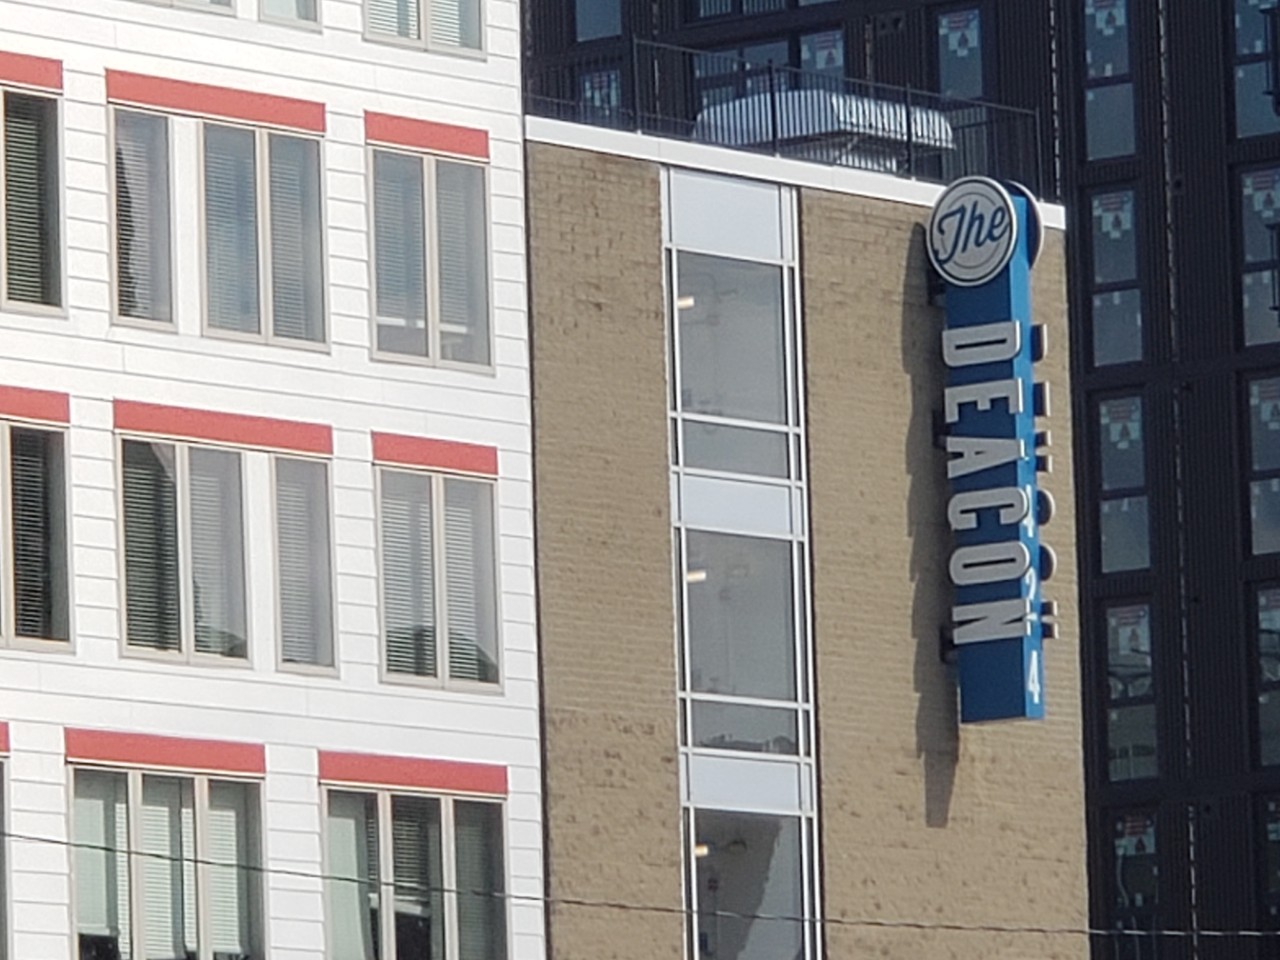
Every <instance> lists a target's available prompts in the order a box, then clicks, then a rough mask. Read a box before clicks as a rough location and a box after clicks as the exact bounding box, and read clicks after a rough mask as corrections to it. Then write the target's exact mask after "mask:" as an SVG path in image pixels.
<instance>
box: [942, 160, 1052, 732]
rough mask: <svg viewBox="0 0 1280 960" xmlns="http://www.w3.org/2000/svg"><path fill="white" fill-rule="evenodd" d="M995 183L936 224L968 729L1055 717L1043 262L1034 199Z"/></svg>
mask: <svg viewBox="0 0 1280 960" xmlns="http://www.w3.org/2000/svg"><path fill="white" fill-rule="evenodd" d="M1014 192H1015V194H1016V195H1011V194H1010V191H1009V190H1007V189H1006V188H1005V187H1003V186H1002V185H1000V184H998V183H996V182H995V181H992V180H988V179H986V178H980V177H971V178H966V179H964V180H960V181H957V182H956V183H954V184H952V185H951V186H950V187H949V188H948V189H947V190H946V192H944V194H943V195H942V197H941V198H940V199H939V201H938V204H937V206H936V207H935V208H934V211H933V216H932V217H931V219H930V223H929V238H928V243H929V255H930V258H931V259H932V261H933V263H934V266H935V267H936V268H937V270H938V272H939V273H941V274H942V276H943V278H944V279H945V280H946V281H947V296H946V305H947V317H946V330H945V331H944V333H943V336H942V352H943V360H944V362H945V363H946V365H947V387H946V391H945V394H944V403H943V407H944V416H945V420H946V423H947V439H946V446H947V451H948V463H947V476H948V479H949V480H950V482H951V499H950V502H949V504H948V508H947V519H948V522H949V524H950V526H951V529H952V531H953V533H954V537H955V541H954V550H953V553H952V555H951V560H950V564H949V573H950V577H951V582H952V584H953V585H954V587H955V600H954V606H953V609H952V620H953V637H954V641H955V645H956V650H957V659H958V669H959V684H960V719H961V721H962V722H966V723H972V722H978V721H985V720H1005V719H1013V718H1036V719H1038V718H1041V717H1043V716H1044V696H1043V691H1044V659H1043V656H1042V644H1043V638H1044V623H1043V620H1042V618H1041V613H1042V603H1041V597H1040V585H1041V580H1042V577H1043V576H1044V575H1047V574H1048V573H1050V572H1051V569H1052V563H1051V554H1049V552H1048V551H1047V549H1044V548H1042V546H1041V544H1040V530H1039V525H1040V523H1041V522H1043V521H1045V520H1047V519H1048V517H1047V514H1048V513H1049V512H1050V505H1051V501H1050V500H1048V498H1047V496H1045V495H1042V494H1041V493H1040V491H1039V489H1038V485H1037V456H1036V447H1037V436H1036V415H1037V412H1038V411H1039V408H1040V407H1041V406H1042V405H1043V402H1044V401H1043V394H1042V390H1043V387H1042V386H1040V385H1038V384H1036V382H1035V377H1034V364H1035V359H1036V358H1035V357H1034V356H1033V351H1034V349H1035V344H1036V342H1037V337H1036V332H1035V330H1034V329H1033V327H1032V323H1031V265H1032V262H1033V260H1034V257H1035V255H1036V253H1038V247H1039V246H1040V232H1039V231H1040V223H1039V217H1038V214H1037V211H1036V209H1035V203H1034V201H1033V200H1032V199H1031V198H1030V197H1029V196H1028V195H1026V194H1025V191H1022V190H1020V189H1015V191H1014Z"/></svg>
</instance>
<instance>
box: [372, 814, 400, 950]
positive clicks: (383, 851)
mask: <svg viewBox="0 0 1280 960" xmlns="http://www.w3.org/2000/svg"><path fill="white" fill-rule="evenodd" d="M375 796H376V797H377V801H378V802H377V811H378V881H379V882H378V896H379V898H380V900H381V909H380V910H379V911H378V922H379V923H380V924H381V926H382V932H381V940H382V944H383V947H382V958H381V960H396V894H395V881H396V871H395V852H394V851H393V850H392V843H393V842H394V836H395V834H394V831H393V830H392V829H391V794H389V793H386V792H385V791H384V792H379V793H377V794H375ZM406 960H407V958H406Z"/></svg>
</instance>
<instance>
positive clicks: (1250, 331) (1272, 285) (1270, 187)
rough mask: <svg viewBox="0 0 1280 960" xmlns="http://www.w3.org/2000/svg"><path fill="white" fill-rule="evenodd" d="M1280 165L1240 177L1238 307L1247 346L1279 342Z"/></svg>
mask: <svg viewBox="0 0 1280 960" xmlns="http://www.w3.org/2000/svg"><path fill="white" fill-rule="evenodd" d="M1278 207H1280V168H1269V169H1265V170H1252V171H1249V172H1247V173H1244V174H1242V175H1241V178H1240V249H1241V252H1242V254H1243V256H1244V263H1243V265H1242V268H1241V274H1240V307H1241V315H1242V318H1243V321H1244V342H1245V344H1246V346H1254V345H1255V344H1260V343H1275V342H1276V341H1280V313H1277V306H1280V303H1278V302H1277V301H1278V299H1280V290H1278V289H1277V268H1278V267H1280V236H1278V235H1277V232H1276V231H1277V229H1280V215H1278V214H1277V208H1278Z"/></svg>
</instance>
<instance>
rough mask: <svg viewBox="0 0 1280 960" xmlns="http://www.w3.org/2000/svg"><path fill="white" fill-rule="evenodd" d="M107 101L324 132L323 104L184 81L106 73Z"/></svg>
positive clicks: (112, 71) (131, 74) (132, 74)
mask: <svg viewBox="0 0 1280 960" xmlns="http://www.w3.org/2000/svg"><path fill="white" fill-rule="evenodd" d="M107 99H108V100H119V101H124V102H126V103H136V104H141V105H144V106H148V107H160V108H161V109H163V110H174V111H178V112H181V113H199V114H206V115H212V116H215V117H227V118H229V119H231V120H247V121H248V122H249V123H266V124H271V125H272V126H276V127H292V128H294V129H295V130H307V131H309V132H311V133H324V130H325V117H324V104H323V103H316V102H315V101H312V100H295V99H294V98H293V97H278V96H275V95H273V94H269V93H251V92H249V91H247V90H234V89H232V88H230V87H214V86H210V85H208V84H204V83H188V82H187V81H185V80H168V79H165V78H163V77H146V76H143V75H141V74H137V73H123V72H121V71H119V70H108V71H107Z"/></svg>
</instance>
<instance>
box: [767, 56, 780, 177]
mask: <svg viewBox="0 0 1280 960" xmlns="http://www.w3.org/2000/svg"><path fill="white" fill-rule="evenodd" d="M767 77H768V81H769V133H770V138H771V140H772V141H773V155H774V156H775V157H776V156H777V155H778V83H777V80H778V72H777V70H775V69H774V66H773V61H772V60H770V61H769V66H768V74H767Z"/></svg>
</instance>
